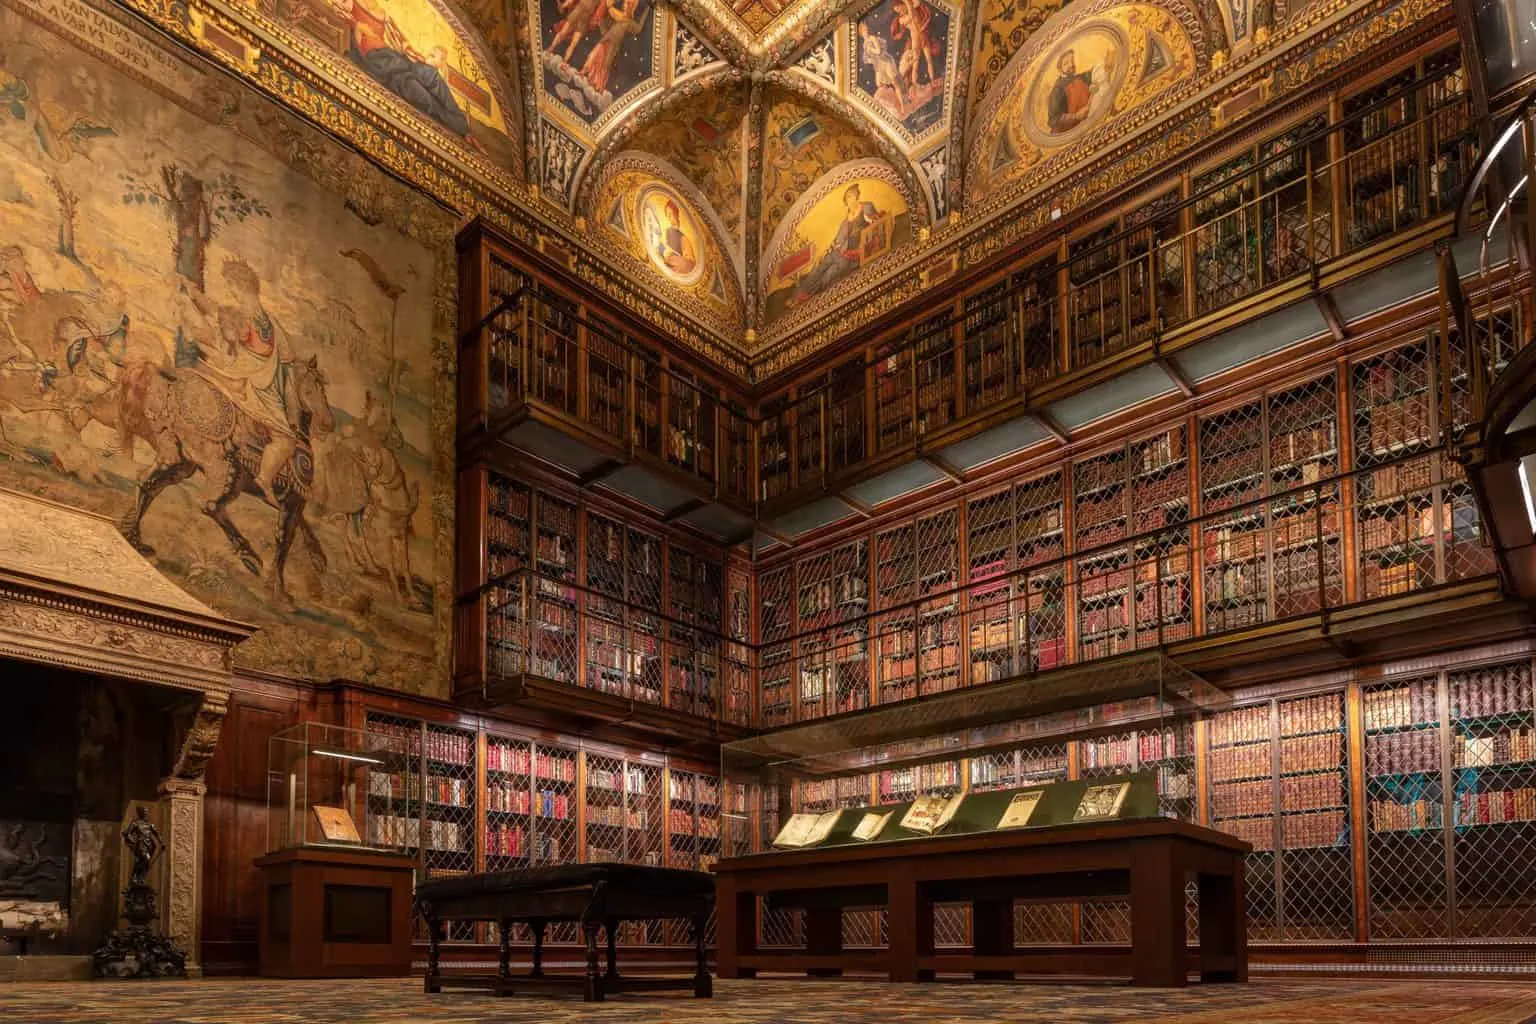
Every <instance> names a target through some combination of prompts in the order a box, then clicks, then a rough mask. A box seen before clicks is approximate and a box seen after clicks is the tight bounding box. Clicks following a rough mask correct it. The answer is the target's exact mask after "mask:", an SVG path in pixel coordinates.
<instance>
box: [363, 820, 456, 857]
mask: <svg viewBox="0 0 1536 1024" xmlns="http://www.w3.org/2000/svg"><path fill="white" fill-rule="evenodd" d="M423 824H425V834H426V837H427V848H428V849H430V850H442V851H450V852H465V851H468V850H469V849H470V846H469V840H470V839H471V838H472V837H473V835H474V828H473V826H471V825H461V824H460V823H458V822H456V821H437V820H429V821H427V822H425V823H423V822H422V820H421V819H420V818H407V817H402V816H400V815H395V814H380V815H375V816H374V818H373V819H372V821H371V822H370V825H369V829H368V831H369V834H370V839H371V841H372V842H375V843H379V844H382V845H384V846H401V847H410V848H416V847H419V846H421V838H422V835H423Z"/></svg>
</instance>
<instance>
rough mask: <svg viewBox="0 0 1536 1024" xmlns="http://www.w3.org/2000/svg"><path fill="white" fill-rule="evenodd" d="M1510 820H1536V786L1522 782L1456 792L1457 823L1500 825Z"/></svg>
mask: <svg viewBox="0 0 1536 1024" xmlns="http://www.w3.org/2000/svg"><path fill="white" fill-rule="evenodd" d="M1509 821H1536V788H1533V787H1531V786H1522V787H1520V788H1519V789H1501V790H1493V791H1491V792H1482V793H1469V792H1461V793H1458V794H1456V824H1457V825H1497V824H1502V823H1504V822H1509Z"/></svg>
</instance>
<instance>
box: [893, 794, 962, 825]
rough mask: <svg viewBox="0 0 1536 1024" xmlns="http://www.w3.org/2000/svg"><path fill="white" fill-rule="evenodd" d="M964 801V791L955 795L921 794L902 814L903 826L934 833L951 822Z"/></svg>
mask: <svg viewBox="0 0 1536 1024" xmlns="http://www.w3.org/2000/svg"><path fill="white" fill-rule="evenodd" d="M964 801H965V794H964V793H956V794H955V795H954V796H940V795H939V794H937V793H929V794H927V795H925V796H920V797H918V798H917V799H916V800H914V801H912V806H911V807H909V808H907V813H906V814H905V815H903V816H902V819H901V827H902V828H909V829H911V830H912V831H914V832H927V833H928V834H930V835H932V834H933V833H934V832H937V831H938V830H939V829H941V828H943V827H944V826H945V825H948V824H949V820H950V819H951V818H953V817H954V816H955V812H956V811H958V810H959V809H960V805H961V804H962V803H963V802H964Z"/></svg>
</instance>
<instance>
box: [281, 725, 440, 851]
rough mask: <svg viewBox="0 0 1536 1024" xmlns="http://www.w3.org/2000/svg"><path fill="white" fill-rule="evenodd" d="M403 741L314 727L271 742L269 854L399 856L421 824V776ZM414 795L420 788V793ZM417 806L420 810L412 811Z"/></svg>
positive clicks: (335, 727) (291, 730)
mask: <svg viewBox="0 0 1536 1024" xmlns="http://www.w3.org/2000/svg"><path fill="white" fill-rule="evenodd" d="M408 755H409V751H408V750H407V745H406V739H405V738H404V737H402V736H397V735H390V734H386V733H382V732H372V731H368V730H364V729H348V728H345V727H343V726H338V725H326V724H323V723H319V722H307V723H304V724H301V725H296V726H293V727H291V728H288V729H284V730H282V731H281V732H278V733H275V734H273V736H272V738H271V740H270V742H269V744H268V768H267V849H268V851H277V850H285V849H292V848H295V847H313V846H341V847H351V848H367V849H374V850H393V849H397V848H399V847H402V846H407V845H412V844H411V842H410V837H409V836H407V835H404V834H399V835H396V834H393V833H394V831H395V830H394V829H392V828H390V827H388V826H389V825H390V824H391V823H392V822H393V823H398V824H399V825H400V826H401V829H400V831H402V832H403V831H404V830H405V829H407V828H409V827H411V826H416V825H417V824H418V822H419V818H420V814H419V806H420V802H421V793H420V792H419V786H420V781H419V776H417V775H415V774H413V773H412V772H411V771H410V768H409V758H408ZM413 790H415V791H414V792H413ZM411 805H415V807H416V811H414V812H413V810H412V809H411Z"/></svg>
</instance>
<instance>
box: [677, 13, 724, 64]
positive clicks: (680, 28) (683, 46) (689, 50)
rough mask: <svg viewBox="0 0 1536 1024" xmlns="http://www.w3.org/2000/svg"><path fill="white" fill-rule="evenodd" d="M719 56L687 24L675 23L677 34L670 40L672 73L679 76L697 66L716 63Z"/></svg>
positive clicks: (718, 60)
mask: <svg viewBox="0 0 1536 1024" xmlns="http://www.w3.org/2000/svg"><path fill="white" fill-rule="evenodd" d="M719 62H720V58H719V57H717V56H716V55H715V53H714V51H713V50H711V49H710V48H709V46H708V45H707V44H706V43H705V42H704V40H702V39H700V38H699V37H698V36H696V35H694V34H693V33H692V32H691V31H689V29H688V26H686V25H684V24H683V23H682V22H678V23H677V35H676V37H675V38H674V39H673V41H672V73H673V75H674V76H677V77H681V76H682V75H686V74H688V73H689V72H691V71H697V70H699V68H702V67H708V66H709V65H711V64H718V63H719Z"/></svg>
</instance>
